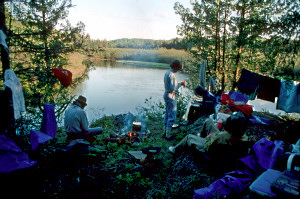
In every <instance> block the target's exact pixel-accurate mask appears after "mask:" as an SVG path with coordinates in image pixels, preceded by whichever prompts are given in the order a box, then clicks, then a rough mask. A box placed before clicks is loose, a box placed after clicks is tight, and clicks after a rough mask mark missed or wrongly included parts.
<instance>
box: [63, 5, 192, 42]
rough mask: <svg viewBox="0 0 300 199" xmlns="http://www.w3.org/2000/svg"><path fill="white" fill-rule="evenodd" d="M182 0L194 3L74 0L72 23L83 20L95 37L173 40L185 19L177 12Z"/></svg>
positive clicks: (86, 31)
mask: <svg viewBox="0 0 300 199" xmlns="http://www.w3.org/2000/svg"><path fill="white" fill-rule="evenodd" d="M176 2H179V3H180V4H182V5H183V6H184V7H190V6H191V5H190V0H72V4H73V5H75V7H73V8H71V9H70V10H69V17H68V20H69V21H70V22H71V24H72V25H76V23H77V22H79V21H82V22H83V23H84V24H85V33H86V34H89V35H90V37H91V38H92V39H100V40H104V39H106V40H114V39H121V38H143V39H155V40H159V39H163V40H169V39H174V38H176V37H180V36H179V35H177V29H176V26H177V25H180V24H181V23H182V22H181V20H180V16H179V15H177V14H175V10H174V8H173V7H174V5H175V3H176Z"/></svg>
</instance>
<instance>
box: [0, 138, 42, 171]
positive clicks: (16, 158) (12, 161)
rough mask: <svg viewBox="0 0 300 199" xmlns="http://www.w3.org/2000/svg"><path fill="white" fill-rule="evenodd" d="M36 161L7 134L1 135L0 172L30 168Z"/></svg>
mask: <svg viewBox="0 0 300 199" xmlns="http://www.w3.org/2000/svg"><path fill="white" fill-rule="evenodd" d="M36 163H37V162H36V161H32V160H30V159H29V157H28V155H27V154H26V153H24V152H22V150H21V149H20V148H19V147H18V146H17V144H16V143H15V142H14V141H12V140H11V139H10V138H8V137H6V136H5V135H0V173H8V172H11V171H14V170H17V169H24V168H28V167H31V166H33V165H35V164H36Z"/></svg>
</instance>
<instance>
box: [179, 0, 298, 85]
mask: <svg viewBox="0 0 300 199" xmlns="http://www.w3.org/2000/svg"><path fill="white" fill-rule="evenodd" d="M191 5H192V8H191V9H189V8H185V7H184V6H183V5H181V4H180V3H176V4H175V6H174V9H175V12H176V14H178V15H180V17H181V20H182V25H180V26H178V27H177V31H178V34H179V35H181V36H183V40H184V42H185V43H186V45H187V46H188V51H189V52H190V53H191V55H192V56H193V63H194V65H198V64H199V63H201V62H202V60H207V63H208V67H209V69H208V72H209V74H210V75H212V76H213V77H216V76H218V77H219V78H220V80H221V82H222V88H223V89H229V87H230V84H232V82H234V81H237V79H238V76H239V73H240V71H241V69H242V68H246V69H249V70H252V71H255V72H259V73H262V74H264V75H269V76H273V77H275V76H280V77H281V78H288V79H296V78H297V77H296V76H295V72H294V71H295V67H296V66H297V65H296V63H297V62H298V57H299V25H300V21H299V8H300V4H299V1H296V0H290V1H288V2H283V1H256V0H253V1H252V0H251V1H244V0H239V1H234V2H233V1H212V0H199V1H191ZM298 78H299V77H298Z"/></svg>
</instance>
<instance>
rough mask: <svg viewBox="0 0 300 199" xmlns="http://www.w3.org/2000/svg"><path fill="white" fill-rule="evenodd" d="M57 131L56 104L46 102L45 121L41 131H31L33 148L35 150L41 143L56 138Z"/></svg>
mask: <svg viewBox="0 0 300 199" xmlns="http://www.w3.org/2000/svg"><path fill="white" fill-rule="evenodd" d="M56 131H57V122H56V117H55V112H54V104H44V113H43V121H42V124H41V132H39V131H35V130H31V131H30V143H31V149H32V150H35V149H36V148H37V147H38V145H39V144H41V143H44V142H47V141H48V140H51V139H53V138H55V135H56Z"/></svg>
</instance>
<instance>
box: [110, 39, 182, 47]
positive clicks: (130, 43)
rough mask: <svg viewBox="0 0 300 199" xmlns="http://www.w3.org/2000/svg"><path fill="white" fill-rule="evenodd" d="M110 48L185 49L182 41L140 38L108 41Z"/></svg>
mask: <svg viewBox="0 0 300 199" xmlns="http://www.w3.org/2000/svg"><path fill="white" fill-rule="evenodd" d="M108 47H109V48H136V49H155V48H166V49H185V45H184V43H183V41H182V39H178V38H176V39H171V40H152V39H139V38H133V39H128V38H123V39H116V40H111V41H108Z"/></svg>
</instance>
